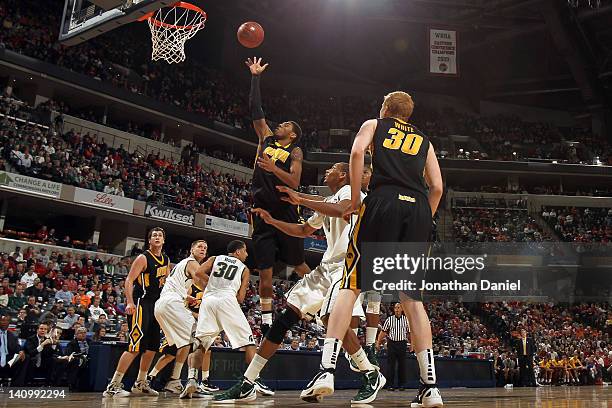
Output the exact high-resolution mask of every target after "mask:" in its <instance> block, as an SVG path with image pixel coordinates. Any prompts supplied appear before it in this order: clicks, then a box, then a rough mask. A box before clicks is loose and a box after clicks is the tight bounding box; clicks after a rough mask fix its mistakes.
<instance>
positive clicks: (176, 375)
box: [170, 362, 183, 380]
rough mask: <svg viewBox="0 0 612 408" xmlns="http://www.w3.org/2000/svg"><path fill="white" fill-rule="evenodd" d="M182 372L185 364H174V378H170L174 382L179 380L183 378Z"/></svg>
mask: <svg viewBox="0 0 612 408" xmlns="http://www.w3.org/2000/svg"><path fill="white" fill-rule="evenodd" d="M181 371H183V363H178V362H175V363H174V369H173V370H172V377H170V378H171V379H173V380H178V379H180V378H181Z"/></svg>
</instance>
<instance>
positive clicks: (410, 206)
mask: <svg viewBox="0 0 612 408" xmlns="http://www.w3.org/2000/svg"><path fill="white" fill-rule="evenodd" d="M431 226H432V218H431V207H430V206H429V201H428V200H427V197H425V196H423V195H422V194H420V193H419V194H417V193H413V192H411V191H409V190H405V189H401V188H398V187H394V186H382V187H379V188H377V189H376V190H375V191H373V192H372V193H370V194H369V195H368V196H367V197H366V198H365V200H364V201H363V204H362V205H361V208H360V210H359V217H358V218H357V221H356V222H355V225H354V226H353V228H352V230H351V239H350V241H349V245H348V249H347V251H346V259H345V263H344V274H343V276H342V282H341V286H340V287H341V288H342V289H361V281H362V279H361V278H362V274H363V273H373V272H372V271H369V270H364V271H362V270H361V269H362V268H361V262H360V261H361V252H362V247H363V244H364V243H369V242H398V243H400V242H415V243H427V242H429V240H430V236H431Z"/></svg>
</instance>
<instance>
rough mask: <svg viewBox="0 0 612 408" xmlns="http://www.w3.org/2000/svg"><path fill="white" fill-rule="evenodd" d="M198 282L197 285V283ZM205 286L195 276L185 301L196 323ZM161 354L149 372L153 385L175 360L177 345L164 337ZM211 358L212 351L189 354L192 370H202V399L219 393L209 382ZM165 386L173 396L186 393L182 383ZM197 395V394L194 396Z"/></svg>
mask: <svg viewBox="0 0 612 408" xmlns="http://www.w3.org/2000/svg"><path fill="white" fill-rule="evenodd" d="M196 282H197V283H196ZM204 286H205V285H204V284H203V280H201V279H199V277H198V276H197V275H195V276H194V280H193V284H192V285H191V290H190V291H189V294H188V295H187V298H186V300H185V304H186V306H187V309H189V311H190V312H191V314H192V315H193V317H194V319H195V321H197V319H198V310H199V309H200V303H201V302H202V294H203V289H201V288H202V287H204ZM159 352H160V353H162V356H161V357H160V358H159V360H157V363H155V366H154V367H153V368H152V369H151V371H150V372H149V376H148V379H149V382H150V383H151V384H155V380H156V379H157V376H158V374H159V373H160V372H161V371H162V370H163V369H164V367H166V366H167V365H168V364H170V363H171V362H172V361H173V360H174V359H175V358H176V353H177V348H176V344H175V345H174V346H170V345H169V344H168V341H167V340H166V338H165V337H164V338H163V339H162V344H161V346H160V348H159ZM210 358H211V351H210V350H208V351H207V352H206V353H202V350H201V349H200V348H198V349H197V350H196V351H195V352H193V353H191V354H189V357H188V365H189V367H191V368H201V371H202V381H201V382H200V385H199V386H198V391H197V394H201V395H196V397H198V398H200V397H203V396H205V395H207V394H208V393H211V392H214V391H219V388H217V387H215V386H213V385H212V384H210V383H209V381H208V376H209V370H210ZM164 384H165V386H163V387H161V389H163V390H164V391H168V392H171V393H173V394H181V393H182V392H183V391H184V387H183V385H182V384H181V382H180V381H177V382H175V383H171V382H169V381H164ZM194 395H195V394H194Z"/></svg>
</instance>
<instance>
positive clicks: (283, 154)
mask: <svg viewBox="0 0 612 408" xmlns="http://www.w3.org/2000/svg"><path fill="white" fill-rule="evenodd" d="M297 147H298V146H297V144H295V143H290V144H288V145H284V146H283V145H281V144H280V143H278V142H277V141H276V140H275V139H274V136H270V137H268V138H266V140H265V141H264V142H263V143H262V147H261V151H260V153H259V154H260V155H264V154H265V155H267V156H268V157H270V158H271V159H272V160H273V161H274V163H275V164H276V166H277V167H280V168H281V169H283V170H284V171H286V172H287V173H289V171H290V170H291V153H293V150H294V149H296V148H297ZM285 185H286V184H285V183H283V182H282V181H281V180H280V179H279V178H278V177H276V176H275V175H274V174H272V173H268V172H267V171H265V170H263V169H261V168H259V166H257V163H255V171H254V172H253V184H252V187H251V190H252V192H253V203H254V206H255V207H259V208H264V209H266V210H268V211H273V210H275V209H278V208H281V207H286V206H289V205H290V204H288V203H286V202H285V201H281V199H280V197H281V196H282V195H281V193H280V192H279V191H278V190H277V189H276V186H285Z"/></svg>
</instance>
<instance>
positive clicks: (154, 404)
mask: <svg viewBox="0 0 612 408" xmlns="http://www.w3.org/2000/svg"><path fill="white" fill-rule="evenodd" d="M441 391H442V396H443V397H444V406H445V407H474V408H476V407H477V408H526V407H543V408H612V387H602V386H597V387H541V388H514V389H511V390H506V389H503V388H501V389H500V388H479V389H477V388H466V389H443V390H441ZM354 394H355V391H352V390H342V391H337V392H336V394H334V395H333V396H332V397H329V398H326V399H325V400H324V402H322V403H321V404H314V407H348V406H349V401H350V398H351V397H352V396H353V395H354ZM414 394H415V390H408V391H403V392H398V391H395V392H392V391H382V392H381V393H380V394H379V396H378V399H377V400H376V401H374V402H373V403H372V404H371V405H359V406H360V407H368V406H370V407H381V408H383V407H402V408H406V407H410V401H411V399H412V397H413V396H414ZM206 406H211V407H212V406H214V407H221V406H228V405H227V404H224V405H219V404H211V403H210V402H209V401H205V400H200V399H192V400H179V399H178V398H176V397H170V396H166V395H164V394H161V395H160V396H159V397H131V398H117V399H114V400H113V399H105V398H102V395H101V394H100V393H79V394H71V395H70V396H69V397H68V398H66V399H64V400H31V401H25V400H20V401H16V400H8V399H7V397H6V394H4V395H2V396H1V397H0V407H16V408H18V407H41V408H42V407H57V408H93V407H102V408H176V407H179V408H192V407H194V408H195V407H206ZM229 406H232V405H229ZM234 406H243V407H250V408H256V407H262V408H264V407H265V408H272V407H309V406H313V404H308V403H306V402H302V401H301V400H300V399H299V392H298V391H281V392H277V393H276V395H275V396H274V397H273V398H261V397H258V398H257V400H256V401H254V402H251V403H246V404H236V405H234Z"/></svg>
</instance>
